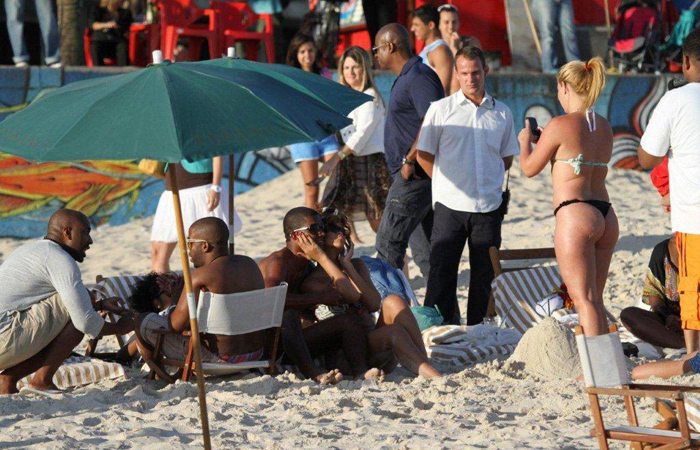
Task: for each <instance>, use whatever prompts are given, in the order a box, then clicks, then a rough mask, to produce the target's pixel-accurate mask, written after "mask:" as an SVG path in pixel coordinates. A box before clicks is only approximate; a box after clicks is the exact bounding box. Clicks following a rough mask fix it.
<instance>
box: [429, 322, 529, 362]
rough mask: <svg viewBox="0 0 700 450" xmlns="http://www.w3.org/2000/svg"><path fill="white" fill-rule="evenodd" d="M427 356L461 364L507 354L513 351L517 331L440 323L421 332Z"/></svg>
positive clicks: (516, 339) (516, 340)
mask: <svg viewBox="0 0 700 450" xmlns="http://www.w3.org/2000/svg"><path fill="white" fill-rule="evenodd" d="M422 335H423V343H424V344H425V348H426V350H427V352H428V357H430V358H432V359H434V360H435V361H437V362H439V363H442V364H449V365H452V366H456V367H464V366H467V365H471V364H475V363H478V362H483V361H487V360H489V359H493V358H494V357H496V356H508V355H510V354H511V353H513V351H514V350H515V347H516V346H517V344H518V341H520V337H521V334H520V333H519V332H517V331H515V330H511V329H504V328H498V327H493V326H490V325H476V326H473V327H467V328H466V329H465V328H464V327H461V326H458V325H441V326H435V327H430V328H428V329H427V330H425V331H423V333H422Z"/></svg>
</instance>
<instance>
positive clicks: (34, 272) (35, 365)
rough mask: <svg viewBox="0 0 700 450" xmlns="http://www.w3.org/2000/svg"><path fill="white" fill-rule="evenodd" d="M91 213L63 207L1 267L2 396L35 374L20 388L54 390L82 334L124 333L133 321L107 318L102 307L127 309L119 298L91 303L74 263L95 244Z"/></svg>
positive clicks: (39, 391) (41, 391)
mask: <svg viewBox="0 0 700 450" xmlns="http://www.w3.org/2000/svg"><path fill="white" fill-rule="evenodd" d="M90 244H92V239H91V238H90V222H89V221H88V218H87V217H86V216H85V215H84V214H82V213H80V212H78V211H72V210H69V209H59V210H58V211H56V212H55V213H53V214H52V215H51V218H50V219H49V225H48V232H47V234H46V237H45V238H44V239H42V240H40V241H37V242H32V243H30V244H25V245H23V246H21V247H20V248H18V249H17V250H15V251H14V252H13V253H12V254H11V255H10V256H9V258H7V260H6V261H5V262H4V263H3V265H2V266H0V286H2V291H1V292H0V342H1V343H2V347H1V348H0V371H1V372H2V373H1V374H0V394H12V393H16V392H17V382H18V381H19V380H21V379H22V378H23V377H25V376H27V375H29V374H31V373H35V374H34V377H32V380H31V382H30V383H29V386H28V387H25V388H23V392H29V393H34V394H38V395H51V394H56V393H58V392H59V391H58V390H57V389H58V388H57V387H56V385H54V383H53V381H52V379H53V376H54V374H55V373H56V371H57V370H58V368H59V367H60V365H61V364H62V363H63V361H65V359H66V358H68V356H70V354H71V352H72V351H73V349H74V348H75V347H76V346H77V345H78V344H79V343H80V341H81V340H82V339H83V335H88V336H90V337H91V338H96V337H98V336H104V335H109V334H125V333H129V332H130V331H132V330H133V329H134V322H133V320H132V319H131V317H130V316H128V315H125V316H123V317H121V318H120V319H119V321H117V322H116V323H108V322H105V320H104V319H103V318H102V317H101V316H100V314H99V313H98V311H102V310H105V311H111V312H114V313H117V314H122V313H124V308H123V307H122V306H120V305H119V304H118V302H117V301H116V300H115V299H106V300H101V301H95V302H93V301H92V299H91V297H90V294H89V292H88V290H87V289H86V288H85V286H84V285H83V282H82V281H81V274H80V269H79V268H78V264H77V263H76V261H77V262H83V260H84V259H85V252H86V251H87V250H88V249H89V248H90Z"/></svg>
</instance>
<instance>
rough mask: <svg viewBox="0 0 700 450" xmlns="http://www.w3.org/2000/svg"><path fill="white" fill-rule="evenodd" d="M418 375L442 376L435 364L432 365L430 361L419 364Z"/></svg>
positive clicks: (427, 376) (428, 376)
mask: <svg viewBox="0 0 700 450" xmlns="http://www.w3.org/2000/svg"><path fill="white" fill-rule="evenodd" d="M418 375H421V376H423V377H425V378H439V377H441V376H442V374H441V373H440V372H438V371H437V370H436V369H435V368H434V367H433V366H431V365H430V364H428V363H423V364H421V365H420V366H418Z"/></svg>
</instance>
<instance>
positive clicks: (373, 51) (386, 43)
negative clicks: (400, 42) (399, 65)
mask: <svg viewBox="0 0 700 450" xmlns="http://www.w3.org/2000/svg"><path fill="white" fill-rule="evenodd" d="M389 44H391V42H385V43H383V44H382V45H377V46H376V47H372V53H377V50H379V49H380V48H382V47H384V46H385V45H389Z"/></svg>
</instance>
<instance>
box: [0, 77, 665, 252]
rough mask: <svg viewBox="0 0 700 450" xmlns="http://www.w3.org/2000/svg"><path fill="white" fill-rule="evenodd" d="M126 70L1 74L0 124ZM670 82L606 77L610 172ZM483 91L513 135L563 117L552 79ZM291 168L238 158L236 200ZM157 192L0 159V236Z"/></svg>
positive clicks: (629, 151) (116, 167)
mask: <svg viewBox="0 0 700 450" xmlns="http://www.w3.org/2000/svg"><path fill="white" fill-rule="evenodd" d="M126 70H133V69H104V68H101V69H87V68H68V69H64V70H57V69H47V68H31V69H29V70H27V69H16V68H11V67H5V68H0V120H2V119H4V118H5V117H7V116H9V115H10V114H12V113H14V112H15V111H18V110H20V109H22V108H24V107H26V106H27V105H28V104H29V103H30V102H31V101H33V100H35V99H36V98H38V97H39V96H41V95H42V93H45V92H47V91H48V90H50V89H55V88H58V87H60V86H62V85H64V84H67V83H71V82H74V81H78V80H85V79H89V78H94V77H101V76H109V75H113V74H115V73H122V72H124V71H126ZM669 77H670V76H669V75H661V76H624V77H621V76H609V77H608V81H607V85H606V88H605V91H604V93H603V95H602V96H601V98H600V100H599V101H598V103H597V105H596V110H597V112H598V113H600V114H601V115H603V116H605V117H606V118H608V120H609V121H610V123H611V125H612V126H613V131H614V135H615V140H614V152H613V160H612V162H611V164H612V165H614V166H615V167H620V168H628V169H637V168H638V163H637V158H636V148H637V145H638V144H639V139H640V136H641V134H642V133H643V131H644V128H645V127H646V124H647V122H648V121H649V118H650V116H651V112H652V111H653V109H654V107H655V106H656V104H657V103H658V101H659V99H660V98H661V96H663V94H664V93H665V92H666V84H667V81H668V78H669ZM393 81H394V76H393V75H392V74H389V73H386V72H383V73H378V74H377V76H376V82H377V87H378V89H379V91H380V92H381V93H382V95H383V96H384V98H385V99H387V100H388V98H389V92H390V90H391V86H392V84H393ZM488 89H489V92H491V93H492V94H493V95H494V96H495V97H496V98H498V99H499V100H501V101H503V102H504V103H505V104H507V105H508V106H509V107H510V108H511V110H512V111H513V115H514V120H515V122H516V127H517V129H519V128H520V127H521V126H522V124H523V122H524V118H525V117H527V116H533V117H535V118H537V120H538V122H539V123H540V124H542V125H546V123H547V122H548V121H549V120H550V119H551V118H552V117H554V116H556V115H559V114H562V112H563V111H562V110H561V107H560V106H559V104H558V102H557V98H556V97H557V88H556V79H555V78H554V76H550V75H540V74H493V75H490V76H489V80H488ZM38 126H41V124H38ZM226 167H228V164H226ZM293 167H294V164H293V162H292V161H291V159H290V156H289V151H288V150H287V149H286V148H285V147H282V148H275V149H268V150H262V151H258V152H249V153H246V154H242V155H236V156H235V168H236V169H235V174H234V176H235V189H236V194H240V193H243V192H246V191H248V190H249V189H252V188H253V187H255V186H259V185H261V184H263V183H265V182H267V181H270V180H271V179H273V178H275V177H277V176H279V175H281V174H282V173H284V172H286V171H288V170H291V169H292V168H293ZM226 176H228V173H226ZM225 184H226V183H225ZM163 188H164V183H163V182H162V181H160V180H155V179H153V178H149V177H147V176H145V175H143V174H142V173H141V172H139V171H138V168H137V162H136V161H86V162H82V163H44V164H32V163H29V162H27V161H25V160H22V159H20V158H16V157H13V156H11V155H7V154H0V236H10V237H17V238H26V237H35V236H40V235H42V234H43V233H44V232H45V226H46V221H47V219H48V216H49V215H50V214H51V213H52V212H53V211H55V210H56V209H57V208H60V207H70V208H75V209H79V210H81V211H83V212H85V213H86V214H87V215H88V216H89V217H90V218H91V220H92V221H93V224H94V225H95V226H97V225H102V224H107V223H108V224H111V225H120V224H123V223H126V222H128V221H129V220H132V219H137V218H142V217H147V216H150V215H152V214H153V213H154V212H155V209H156V206H157V204H158V198H159V196H160V194H161V193H162V192H163ZM300 189H301V187H300Z"/></svg>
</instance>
